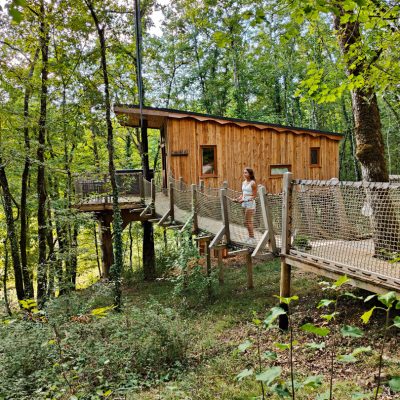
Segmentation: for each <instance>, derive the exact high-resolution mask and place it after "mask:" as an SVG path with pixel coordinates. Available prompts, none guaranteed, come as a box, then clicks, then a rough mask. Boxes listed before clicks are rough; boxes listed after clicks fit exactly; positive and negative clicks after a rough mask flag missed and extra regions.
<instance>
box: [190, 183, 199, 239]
mask: <svg viewBox="0 0 400 400" xmlns="http://www.w3.org/2000/svg"><path fill="white" fill-rule="evenodd" d="M191 187H192V213H193V231H194V232H195V233H197V232H198V230H199V221H198V219H197V186H196V185H195V184H192V186H191Z"/></svg>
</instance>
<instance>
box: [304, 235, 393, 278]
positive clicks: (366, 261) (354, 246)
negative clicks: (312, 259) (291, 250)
mask: <svg viewBox="0 0 400 400" xmlns="http://www.w3.org/2000/svg"><path fill="white" fill-rule="evenodd" d="M310 245H311V249H310V250H306V251H304V250H298V251H299V252H301V253H305V254H309V255H312V256H316V257H319V258H323V259H324V260H327V261H331V262H334V263H335V262H336V263H339V264H344V265H347V266H349V267H353V268H357V269H359V270H363V271H369V272H374V273H377V274H380V275H382V276H387V277H391V278H395V279H399V280H400V263H398V262H396V263H393V262H389V261H386V260H383V259H380V258H377V257H374V243H373V240H372V239H367V240H353V241H345V240H328V241H322V240H321V241H313V242H311V243H310Z"/></svg>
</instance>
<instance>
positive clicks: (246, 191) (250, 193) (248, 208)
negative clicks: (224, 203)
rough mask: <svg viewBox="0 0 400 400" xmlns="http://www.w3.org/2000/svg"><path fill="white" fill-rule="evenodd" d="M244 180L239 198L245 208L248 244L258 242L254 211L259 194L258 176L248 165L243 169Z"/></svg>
mask: <svg viewBox="0 0 400 400" xmlns="http://www.w3.org/2000/svg"><path fill="white" fill-rule="evenodd" d="M243 178H244V181H243V183H242V195H241V196H239V198H238V199H237V200H238V202H239V203H241V204H242V207H243V209H244V224H245V226H246V228H247V231H248V232H249V238H248V239H247V240H245V243H247V244H252V245H255V244H256V239H255V238H254V222H253V219H254V213H255V211H256V200H255V198H256V196H257V184H256V178H255V177H254V171H253V170H252V169H251V168H249V167H246V168H245V169H244V170H243Z"/></svg>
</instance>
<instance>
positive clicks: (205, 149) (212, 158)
mask: <svg viewBox="0 0 400 400" xmlns="http://www.w3.org/2000/svg"><path fill="white" fill-rule="evenodd" d="M200 152H201V174H202V175H203V176H207V175H213V176H215V175H216V174H217V146H201V147H200Z"/></svg>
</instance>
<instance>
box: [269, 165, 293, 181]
mask: <svg viewBox="0 0 400 400" xmlns="http://www.w3.org/2000/svg"><path fill="white" fill-rule="evenodd" d="M291 169H292V166H291V165H271V166H270V176H271V177H272V178H278V177H281V176H282V175H283V174H284V173H285V172H290V171H291Z"/></svg>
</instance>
